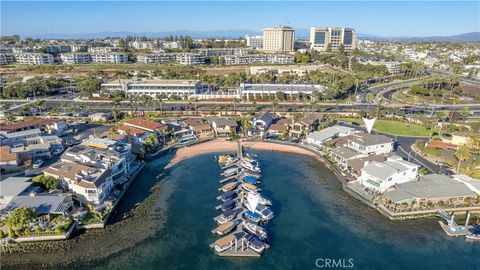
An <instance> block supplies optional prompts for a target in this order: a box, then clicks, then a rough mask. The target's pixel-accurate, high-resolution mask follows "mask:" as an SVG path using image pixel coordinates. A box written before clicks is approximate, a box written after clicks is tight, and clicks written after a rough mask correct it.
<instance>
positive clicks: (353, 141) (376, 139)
mask: <svg viewBox="0 0 480 270" xmlns="http://www.w3.org/2000/svg"><path fill="white" fill-rule="evenodd" d="M393 144H394V141H393V139H391V138H390V137H387V136H385V135H372V134H368V133H365V132H360V133H356V134H354V135H352V136H350V137H349V138H348V144H347V145H348V147H349V148H351V149H354V150H355V151H357V152H360V153H363V154H367V155H380V154H389V153H391V152H392V151H393Z"/></svg>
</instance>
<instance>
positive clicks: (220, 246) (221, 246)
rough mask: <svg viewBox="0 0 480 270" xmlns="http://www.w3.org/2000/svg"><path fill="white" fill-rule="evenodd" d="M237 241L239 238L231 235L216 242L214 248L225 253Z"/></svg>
mask: <svg viewBox="0 0 480 270" xmlns="http://www.w3.org/2000/svg"><path fill="white" fill-rule="evenodd" d="M236 240H237V238H236V237H235V235H233V234H230V235H227V236H224V237H222V238H220V239H218V240H217V241H215V243H214V244H213V247H214V248H215V251H216V252H223V251H225V250H227V249H229V248H231V247H232V246H233V245H234V244H235V242H236Z"/></svg>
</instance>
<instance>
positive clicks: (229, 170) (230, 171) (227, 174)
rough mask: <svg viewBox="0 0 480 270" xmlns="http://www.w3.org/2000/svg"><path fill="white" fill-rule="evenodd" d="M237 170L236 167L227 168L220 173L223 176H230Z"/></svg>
mask: <svg viewBox="0 0 480 270" xmlns="http://www.w3.org/2000/svg"><path fill="white" fill-rule="evenodd" d="M237 171H238V168H228V169H226V170H225V171H224V172H223V173H222V175H223V176H225V177H228V176H232V175H234V174H236V173H237Z"/></svg>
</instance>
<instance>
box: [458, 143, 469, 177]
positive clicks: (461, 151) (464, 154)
mask: <svg viewBox="0 0 480 270" xmlns="http://www.w3.org/2000/svg"><path fill="white" fill-rule="evenodd" d="M455 157H456V158H457V159H458V165H457V173H460V165H461V163H462V161H465V160H467V159H468V158H469V157H470V149H468V146H467V145H466V144H462V145H460V146H459V147H458V148H457V150H456V151H455Z"/></svg>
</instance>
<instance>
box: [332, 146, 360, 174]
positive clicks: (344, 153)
mask: <svg viewBox="0 0 480 270" xmlns="http://www.w3.org/2000/svg"><path fill="white" fill-rule="evenodd" d="M330 156H331V157H332V159H333V160H334V161H335V162H337V167H338V168H340V169H341V170H344V169H346V167H347V161H348V160H351V159H357V158H362V157H366V156H367V155H366V154H363V153H360V152H357V151H355V150H353V149H351V148H348V147H339V148H334V149H331V150H330Z"/></svg>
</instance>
